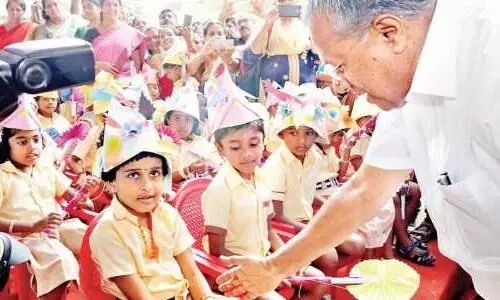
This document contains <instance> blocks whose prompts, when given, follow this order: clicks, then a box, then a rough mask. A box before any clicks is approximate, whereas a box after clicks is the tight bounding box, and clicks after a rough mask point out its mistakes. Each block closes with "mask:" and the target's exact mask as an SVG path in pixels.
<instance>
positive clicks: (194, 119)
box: [164, 87, 221, 183]
mask: <svg viewBox="0 0 500 300" xmlns="http://www.w3.org/2000/svg"><path fill="white" fill-rule="evenodd" d="M166 104H167V109H166V113H165V117H164V120H165V124H166V125H168V126H170V127H171V128H172V129H173V130H174V131H175V132H176V133H177V135H178V137H179V138H180V140H181V142H180V154H179V155H178V156H177V157H175V158H174V165H173V178H172V181H173V183H180V182H182V181H184V180H186V179H188V178H193V177H197V176H205V175H207V174H208V172H209V169H211V170H216V169H218V167H219V166H220V165H221V159H220V157H219V155H218V154H217V151H216V149H215V148H214V146H213V145H212V144H210V143H209V142H208V141H207V140H206V139H204V138H203V137H200V136H199V131H200V125H201V122H200V112H199V102H198V93H196V92H193V91H191V90H189V89H188V88H186V87H182V88H179V89H178V90H176V91H174V94H173V96H172V97H171V98H169V99H168V100H167V101H166Z"/></svg>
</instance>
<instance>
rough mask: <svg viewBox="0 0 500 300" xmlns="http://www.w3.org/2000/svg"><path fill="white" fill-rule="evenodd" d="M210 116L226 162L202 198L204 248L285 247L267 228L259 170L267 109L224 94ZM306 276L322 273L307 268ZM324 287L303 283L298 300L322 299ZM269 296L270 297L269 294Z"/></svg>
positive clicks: (255, 252)
mask: <svg viewBox="0 0 500 300" xmlns="http://www.w3.org/2000/svg"><path fill="white" fill-rule="evenodd" d="M228 97H229V98H228V100H227V102H226V103H223V104H222V105H220V106H219V107H218V108H217V109H216V112H215V114H214V117H213V119H212V122H211V124H212V133H213V137H214V139H215V143H216V146H217V149H218V150H219V152H220V153H221V154H222V155H223V156H224V158H225V160H226V163H225V164H224V166H223V167H222V169H221V171H220V173H218V174H217V175H216V177H215V178H214V180H213V182H212V183H211V184H210V186H209V187H208V189H207V190H206V191H205V192H204V193H203V196H202V209H203V215H204V217H205V233H206V235H205V237H204V248H205V250H206V251H207V252H209V253H210V254H212V255H214V256H220V255H226V256H229V255H252V256H266V255H268V254H269V252H270V251H271V250H273V251H275V250H277V249H278V248H279V247H281V246H282V245H283V242H282V241H281V239H280V238H279V236H278V235H277V234H276V232H274V230H273V229H272V228H271V225H270V220H271V219H272V217H273V215H274V213H273V208H272V204H271V197H270V196H271V193H270V190H269V189H268V188H267V186H266V183H265V180H264V178H263V176H261V175H262V174H260V170H259V168H258V166H259V164H260V161H261V159H262V154H263V151H264V120H265V119H266V118H267V117H266V116H265V115H266V111H265V108H264V107H263V106H262V105H260V104H256V103H254V104H250V103H248V102H247V100H246V99H245V98H243V97H242V96H240V95H238V94H230V95H228ZM305 273H306V274H307V275H309V276H322V273H321V272H319V270H316V269H313V268H310V267H309V268H307V269H306V271H305ZM324 291H325V288H324V287H323V286H320V285H315V286H312V287H304V292H303V293H302V297H301V299H320V298H321V297H322V295H323V294H324ZM272 296H273V295H269V297H272Z"/></svg>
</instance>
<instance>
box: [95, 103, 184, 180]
mask: <svg viewBox="0 0 500 300" xmlns="http://www.w3.org/2000/svg"><path fill="white" fill-rule="evenodd" d="M169 146H170V145H169V144H168V143H165V142H164V141H162V140H161V139H160V136H159V135H158V132H157V130H156V128H155V126H154V125H153V123H152V122H151V121H148V120H146V119H145V118H144V117H143V116H142V115H141V114H140V113H139V112H137V111H135V110H133V109H131V108H128V107H125V106H123V105H121V104H120V103H119V102H118V101H112V102H111V107H110V109H109V113H108V118H107V120H106V128H105V132H104V152H103V170H104V171H105V172H108V171H110V170H112V169H114V168H115V167H117V166H119V165H121V164H122V163H124V162H126V161H127V160H129V159H131V158H132V157H134V156H136V155H137V154H139V153H141V152H150V153H155V154H159V155H161V156H163V157H164V158H165V162H167V163H168V156H169V155H170V154H171V153H172V151H173V149H175V147H174V146H172V147H169Z"/></svg>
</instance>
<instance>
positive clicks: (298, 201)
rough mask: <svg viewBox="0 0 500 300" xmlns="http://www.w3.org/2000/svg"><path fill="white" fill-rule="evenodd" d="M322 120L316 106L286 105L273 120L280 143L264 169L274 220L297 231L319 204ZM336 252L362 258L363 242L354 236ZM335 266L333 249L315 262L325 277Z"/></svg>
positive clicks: (302, 226)
mask: <svg viewBox="0 0 500 300" xmlns="http://www.w3.org/2000/svg"><path fill="white" fill-rule="evenodd" d="M296 100H297V101H298V102H297V101H296V102H295V103H300V101H303V102H302V103H307V99H306V98H304V99H303V100H301V99H296ZM324 118H325V116H324V114H323V110H322V108H321V107H319V106H317V105H314V104H299V105H292V104H288V103H286V104H285V103H281V104H279V106H278V112H277V114H276V118H275V122H276V123H275V126H274V129H275V134H278V135H279V137H280V138H281V139H282V140H283V144H282V146H280V147H279V148H278V149H277V150H276V151H275V152H274V153H273V154H271V156H270V157H269V159H268V160H267V161H266V163H265V165H264V168H263V170H264V172H265V173H266V174H268V175H269V176H268V183H269V185H270V187H271V189H272V191H273V193H272V199H273V205H274V211H275V213H276V219H277V220H279V221H281V222H283V223H287V224H290V225H293V226H294V227H295V228H296V229H297V230H301V229H303V228H304V227H305V226H306V225H305V224H307V223H308V222H309V221H310V220H311V219H312V217H313V205H321V204H322V203H321V200H320V199H318V198H316V197H315V192H316V183H317V182H318V177H319V174H320V171H321V169H322V166H323V164H324V161H323V157H322V155H321V154H320V153H319V151H318V148H317V146H316V145H314V143H315V142H319V143H321V144H325V143H328V142H327V140H326V138H325V134H324V131H325V124H324ZM332 167H333V168H334V169H332V170H331V171H333V172H336V171H337V170H336V168H337V165H335V164H332ZM315 202H316V203H315ZM338 250H339V251H340V252H342V253H344V254H346V255H348V256H349V257H350V258H352V257H362V255H363V252H364V242H363V240H362V238H361V237H360V236H359V235H356V234H354V235H352V236H351V238H350V239H349V240H347V241H346V242H344V243H343V244H342V245H341V246H339V247H338ZM337 263H338V261H337V253H336V251H335V249H331V251H329V252H328V253H326V254H324V255H323V256H321V257H320V258H319V259H317V260H316V261H315V265H317V266H318V267H319V268H320V269H321V270H322V271H323V272H325V273H326V274H327V275H328V276H335V274H336V271H337Z"/></svg>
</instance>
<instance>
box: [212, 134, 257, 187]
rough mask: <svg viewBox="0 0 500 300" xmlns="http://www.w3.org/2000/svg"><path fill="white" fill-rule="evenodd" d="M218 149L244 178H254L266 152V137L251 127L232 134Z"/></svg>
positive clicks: (219, 143)
mask: <svg viewBox="0 0 500 300" xmlns="http://www.w3.org/2000/svg"><path fill="white" fill-rule="evenodd" d="M217 149H218V150H219V152H220V153H221V154H222V155H223V156H224V157H225V158H226V159H227V161H228V162H229V163H230V164H231V165H232V166H233V167H234V168H235V169H236V170H237V171H238V172H239V173H240V174H241V176H242V177H244V178H252V176H253V173H254V171H255V168H256V167H257V166H259V164H260V162H261V160H262V154H263V152H264V135H263V134H262V132H261V131H259V129H258V128H256V127H254V126H251V127H246V128H242V129H240V130H237V131H234V132H231V133H230V134H228V135H226V136H225V137H224V138H222V139H221V140H220V141H219V142H218V143H217Z"/></svg>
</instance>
